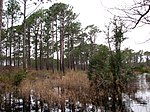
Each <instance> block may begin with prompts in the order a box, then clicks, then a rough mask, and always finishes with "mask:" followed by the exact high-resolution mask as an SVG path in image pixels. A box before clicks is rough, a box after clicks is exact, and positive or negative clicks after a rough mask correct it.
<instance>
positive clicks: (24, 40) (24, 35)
mask: <svg viewBox="0 0 150 112" xmlns="http://www.w3.org/2000/svg"><path fill="white" fill-rule="evenodd" d="M26 3H27V0H24V15H23V16H24V24H23V25H24V34H23V69H24V70H25V71H26V69H27V64H26Z"/></svg>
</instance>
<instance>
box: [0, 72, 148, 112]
mask: <svg viewBox="0 0 150 112" xmlns="http://www.w3.org/2000/svg"><path fill="white" fill-rule="evenodd" d="M129 86H130V87H131V89H132V86H134V87H135V88H136V91H135V92H133V93H131V94H130V95H129V94H123V101H124V102H125V106H126V107H127V108H128V109H127V111H128V112H150V74H146V73H145V74H141V75H137V76H136V78H135V80H134V81H133V82H132V85H129ZM134 87H133V88H134ZM1 97H3V101H5V102H1V103H3V105H1V107H0V112H23V108H24V107H23V105H25V108H26V109H27V110H25V111H24V112H61V109H60V107H59V105H57V104H56V105H52V107H50V106H48V105H47V104H46V103H42V102H40V101H37V102H36V99H35V98H34V96H33V95H30V103H27V102H25V103H27V105H26V104H24V102H23V100H22V99H20V98H16V97H15V95H13V94H5V95H1ZM10 97H11V101H9V100H7V99H9V98H10ZM6 102H7V105H6V104H5V103H6ZM67 102H68V101H67V100H66V104H65V112H72V111H71V110H70V109H69V108H68V107H69V105H68V104H67ZM9 103H11V107H9ZM92 107H94V106H92V105H87V106H86V112H105V111H102V110H101V109H97V111H96V109H94V110H93V109H92ZM7 108H9V109H8V110H7ZM75 112H82V111H81V105H80V103H79V102H77V104H76V109H75Z"/></svg>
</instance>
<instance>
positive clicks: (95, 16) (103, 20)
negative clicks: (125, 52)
mask: <svg viewBox="0 0 150 112" xmlns="http://www.w3.org/2000/svg"><path fill="white" fill-rule="evenodd" d="M57 2H63V3H66V4H70V5H71V6H73V7H74V9H73V10H74V12H76V13H77V14H80V15H79V18H78V19H79V21H80V22H81V23H82V25H83V27H85V26H87V25H90V24H94V25H96V26H98V27H99V28H100V30H104V29H105V27H104V26H105V25H106V24H108V23H109V19H110V18H111V17H113V16H112V15H111V14H110V13H109V12H108V11H107V8H113V7H126V6H128V5H131V4H132V0H57ZM51 4H52V3H48V4H47V5H44V7H45V8H46V7H49V6H51ZM149 28H150V26H144V27H142V28H137V29H135V30H132V31H131V32H129V33H128V34H126V36H127V37H129V39H128V40H126V41H125V42H124V44H123V47H128V48H131V49H134V50H135V51H138V50H144V51H150V41H149V42H146V43H143V42H144V41H146V40H147V39H148V38H150V30H149ZM104 38H105V36H104V35H103V34H100V35H99V36H98V37H97V41H96V43H98V44H101V43H105V40H104Z"/></svg>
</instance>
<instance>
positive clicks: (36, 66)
mask: <svg viewBox="0 0 150 112" xmlns="http://www.w3.org/2000/svg"><path fill="white" fill-rule="evenodd" d="M37 36H38V34H37V33H35V69H36V70H38V60H37V58H38V57H37V53H38V52H37V46H38V43H37V38H38V37H37Z"/></svg>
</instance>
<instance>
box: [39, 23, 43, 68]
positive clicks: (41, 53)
mask: <svg viewBox="0 0 150 112" xmlns="http://www.w3.org/2000/svg"><path fill="white" fill-rule="evenodd" d="M42 55H43V44H42V24H41V34H40V70H42V69H43V63H42Z"/></svg>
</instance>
